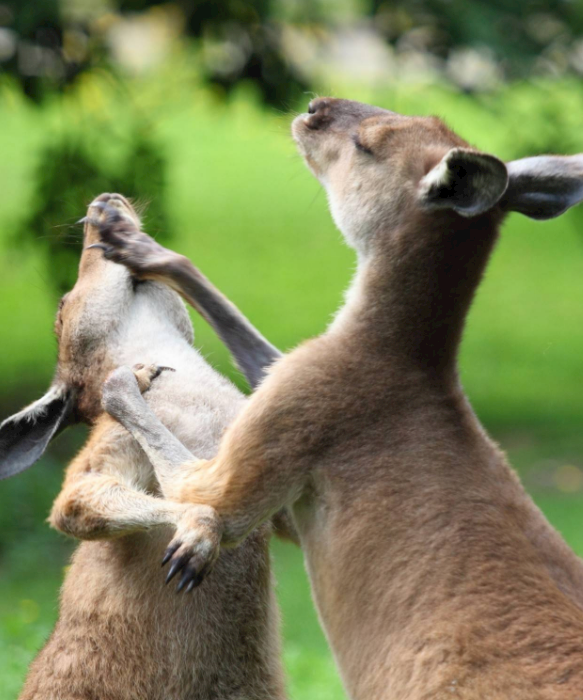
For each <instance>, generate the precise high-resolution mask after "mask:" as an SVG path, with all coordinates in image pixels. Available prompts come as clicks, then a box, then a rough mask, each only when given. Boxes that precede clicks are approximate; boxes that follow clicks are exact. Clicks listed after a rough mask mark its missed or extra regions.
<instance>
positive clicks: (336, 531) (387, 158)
mask: <svg viewBox="0 0 583 700" xmlns="http://www.w3.org/2000/svg"><path fill="white" fill-rule="evenodd" d="M293 135H294V138H295V140H296V141H297V143H298V146H299V149H300V151H301V153H302V155H303V156H304V157H305V159H306V161H307V163H308V165H309V167H310V168H311V170H312V171H313V172H314V174H315V175H316V176H317V177H318V179H319V180H320V181H321V182H322V184H323V185H324V187H325V188H326V191H327V194H328V198H329V202H330V208H331V211H332V214H333V217H334V220H335V221H336V224H337V225H338V227H339V228H340V230H341V231H342V232H343V234H344V235H345V237H346V239H347V241H348V242H349V243H350V244H351V245H352V246H354V248H355V249H356V251H357V254H358V270H357V273H356V277H355V280H354V283H353V285H352V287H351V289H350V291H349V293H348V294H347V299H346V304H345V306H344V308H343V309H342V310H341V312H340V313H339V314H338V316H337V317H336V319H335V321H334V322H333V324H332V325H331V327H330V328H329V330H328V331H327V332H326V333H325V334H324V335H323V336H321V337H319V338H317V339H315V340H311V341H309V342H307V343H305V344H303V345H302V346H300V347H299V348H298V349H297V350H295V351H294V352H292V353H291V354H290V355H288V356H287V357H285V358H283V359H282V360H280V361H278V362H277V363H276V364H275V365H274V367H273V368H272V370H271V371H270V373H269V374H268V376H267V378H266V379H265V380H264V382H263V383H262V384H261V386H260V387H259V389H258V391H257V392H256V393H255V394H254V395H253V397H252V398H251V400H250V402H249V403H248V404H247V406H246V407H245V409H244V410H243V411H242V412H241V413H240V414H239V416H238V417H237V419H236V420H235V422H234V423H233V425H232V426H231V427H230V428H229V430H228V431H227V433H226V434H225V436H224V438H223V440H222V442H221V446H220V448H219V452H218V455H217V457H215V458H213V459H210V460H208V461H205V460H201V459H198V458H200V457H201V455H198V454H196V453H195V455H196V457H197V459H194V458H193V457H192V456H191V455H189V453H188V452H187V451H186V450H185V449H184V448H182V447H181V446H180V445H177V444H176V442H175V440H174V438H173V437H172V436H171V435H170V434H169V433H168V432H167V431H165V430H163V428H162V427H161V426H160V425H159V424H158V421H157V420H156V418H155V416H153V414H152V413H151V412H150V411H149V409H148V407H147V406H146V405H145V404H144V402H143V400H142V399H141V396H140V394H139V391H138V390H137V387H136V383H135V379H134V377H133V374H132V373H131V372H129V371H128V370H123V369H122V370H118V371H117V374H118V380H119V381H118V391H119V387H120V386H123V387H124V392H122V393H120V394H119V395H118V396H117V401H113V400H112V398H113V397H110V399H109V400H108V408H109V410H111V411H112V413H114V414H115V415H116V417H117V418H118V419H120V420H121V421H122V422H123V423H124V424H125V425H126V426H127V427H128V429H129V430H131V431H132V433H133V434H134V436H135V437H136V438H137V439H138V440H140V442H141V444H142V445H144V447H145V449H146V450H147V451H148V454H149V455H150V458H151V460H152V462H153V464H154V466H155V469H156V472H157V474H158V476H159V478H160V480H161V483H162V484H163V485H164V489H165V490H166V489H167V492H168V493H169V494H172V498H175V499H176V500H178V501H180V502H183V503H200V504H204V505H207V506H212V507H213V508H215V509H216V510H217V512H218V513H219V515H220V518H221V522H222V543H223V544H224V545H229V546H232V545H234V544H236V543H238V542H241V541H242V540H244V538H245V537H246V536H248V534H249V533H250V532H252V531H253V530H254V528H255V527H256V526H257V525H258V524H259V523H261V522H262V521H264V520H265V519H266V518H268V517H269V516H270V515H271V514H273V513H275V512H276V511H277V510H278V509H279V508H281V507H282V506H283V505H289V506H291V508H292V511H293V517H294V521H295V525H296V528H297V530H298V533H299V537H300V540H301V544H302V547H303V549H304V552H305V557H306V562H307V568H308V572H309V575H310V578H311V583H312V589H313V594H314V598H315V601H316V604H317V607H318V610H319V613H320V618H321V620H322V623H323V626H324V628H325V631H326V634H327V636H328V639H329V641H330V644H331V646H332V649H333V651H334V654H335V656H336V659H337V662H338V665H339V667H340V671H341V674H342V677H343V679H344V682H345V684H346V687H347V689H348V692H349V694H350V696H351V697H352V698H355V699H358V700H378V699H379V698H387V699H390V700H422V699H423V700H436V699H441V698H451V697H457V698H464V699H466V700H470V699H471V700H486V699H489V700H502V699H504V700H543V699H544V700H576V699H579V698H583V565H582V563H581V561H580V560H579V559H578V558H577V557H576V556H575V555H574V554H573V553H572V552H571V551H570V550H569V548H568V547H567V546H566V545H565V543H564V542H563V540H562V539H561V537H560V536H559V535H558V534H557V533H556V532H555V531H554V530H553V528H552V527H551V526H550V525H549V524H548V522H547V521H546V520H545V518H544V516H543V515H542V514H541V513H540V511H539V510H538V509H537V508H536V506H535V505H534V504H533V502H532V500H531V499H530V498H529V497H528V495H527V494H526V493H525V492H524V490H523V488H522V486H521V485H520V483H519V481H518V479H517V477H516V475H515V474H514V473H513V472H512V471H511V469H510V468H509V467H508V465H507V463H506V460H505V458H504V456H503V455H502V454H501V453H500V452H499V450H498V449H497V447H496V446H495V445H494V444H493V443H492V442H491V441H490V440H489V439H488V437H487V436H486V434H485V433H484V430H483V429H482V427H481V426H480V424H479V422H478V421H477V419H476V417H475V415H474V414H473V412H472V410H471V408H470V406H469V404H468V401H467V399H466V398H465V396H464V393H463V390H462V388H461V386H460V383H459V380H458V373H457V368H456V358H457V350H458V346H459V342H460V337H461V334H462V329H463V324H464V320H465V317H466V314H467V311H468V308H469V306H470V303H471V300H472V297H473V294H474V291H475V289H476V287H477V285H478V284H479V281H480V279H481V276H482V273H483V270H484V268H485V266H486V263H487V261H488V258H489V255H490V252H491V250H492V248H493V246H494V243H495V241H496V238H497V236H498V229H499V226H500V224H501V222H502V220H503V218H504V216H505V214H506V212H508V211H510V210H515V211H520V212H522V213H523V214H526V215H528V216H531V217H533V218H541V219H543V218H550V217H553V216H557V215H559V214H560V213H562V212H563V211H564V210H565V209H567V208H568V207H569V206H572V205H573V204H576V203H577V202H578V201H580V200H581V198H583V156H574V157H557V156H541V157H537V158H529V159H525V160H520V161H515V162H512V163H508V164H504V163H503V162H502V161H500V160H499V159H498V158H495V157H494V156H491V155H487V154H484V153H481V152H479V151H477V150H475V149H472V148H470V147H468V145H467V144H466V142H464V141H463V140H462V139H461V138H459V137H458V136H456V135H455V134H454V133H452V132H451V131H450V130H449V129H448V128H447V127H445V126H444V125H443V124H442V123H441V122H440V121H439V120H438V119H435V118H420V117H405V116H401V115H398V114H395V113H393V112H390V111H386V110H383V109H378V108H375V107H370V106H367V105H362V104H359V103H356V102H351V101H348V100H335V99H328V98H324V99H317V100H315V101H313V102H312V103H311V104H310V108H309V112H308V113H307V114H303V115H300V116H299V117H297V119H296V120H295V121H294V123H293ZM103 243H104V245H105V246H106V250H105V255H106V256H107V257H108V258H110V259H113V260H118V261H121V262H123V263H124V264H126V265H128V266H129V267H130V269H132V271H133V272H134V273H136V274H138V275H139V276H142V277H144V278H149V277H153V278H156V279H158V280H162V281H166V282H167V283H168V284H170V285H172V286H173V287H174V288H180V287H181V285H186V286H188V285H187V284H186V277H187V275H186V272H185V270H187V267H188V266H187V265H186V264H185V263H184V260H183V259H182V258H180V257H177V256H175V255H174V256H173V255H172V254H171V253H169V252H168V251H164V250H163V249H161V248H160V247H159V246H157V244H156V243H155V242H153V241H151V240H149V239H147V238H146V237H145V236H143V235H136V236H133V237H132V236H124V237H120V236H118V235H115V232H109V231H104V237H103ZM122 380H123V381H122ZM177 467H179V468H180V469H179V474H180V476H179V478H176V473H175V468H177ZM177 544H179V541H178V540H177V541H175V546H176V545H177ZM205 544H206V543H205V541H204V538H203V539H201V542H200V547H201V548H203V547H204V545H205ZM197 573H198V572H197V565H194V566H192V575H193V576H196V575H197Z"/></svg>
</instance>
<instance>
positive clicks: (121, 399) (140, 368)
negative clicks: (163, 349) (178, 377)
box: [101, 364, 174, 420]
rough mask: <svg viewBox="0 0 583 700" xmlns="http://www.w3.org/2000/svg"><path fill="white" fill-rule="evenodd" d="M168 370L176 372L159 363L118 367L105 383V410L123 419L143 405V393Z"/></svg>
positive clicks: (102, 397)
mask: <svg viewBox="0 0 583 700" xmlns="http://www.w3.org/2000/svg"><path fill="white" fill-rule="evenodd" d="M166 370H168V371H171V372H174V369H173V368H172V367H164V366H163V365H157V364H150V365H144V364H139V365H135V366H134V367H133V368H130V367H127V366H126V365H122V366H121V367H117V368H116V369H114V370H113V372H111V374H110V375H109V376H108V377H107V379H106V380H105V382H104V384H103V390H102V394H101V403H102V405H103V408H104V410H105V411H107V413H109V415H110V416H113V418H116V419H117V420H122V418H123V416H124V415H125V414H126V413H128V411H131V410H132V409H135V407H136V406H139V405H141V402H142V401H143V399H142V397H141V394H143V393H144V392H145V391H147V390H148V389H149V388H150V387H151V386H152V382H153V381H154V380H155V379H156V377H159V376H160V374H162V372H164V371H166Z"/></svg>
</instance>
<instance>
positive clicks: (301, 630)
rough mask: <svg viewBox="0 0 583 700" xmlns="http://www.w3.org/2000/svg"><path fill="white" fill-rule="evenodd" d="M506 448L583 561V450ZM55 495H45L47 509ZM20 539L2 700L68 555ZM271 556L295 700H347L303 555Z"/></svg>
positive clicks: (7, 580) (42, 635)
mask: <svg viewBox="0 0 583 700" xmlns="http://www.w3.org/2000/svg"><path fill="white" fill-rule="evenodd" d="M502 443H503V445H504V446H508V447H509V448H510V449H509V454H510V457H511V459H512V462H513V463H514V464H518V465H520V467H521V472H522V474H523V477H524V480H525V482H526V484H527V487H528V488H529V490H531V491H532V492H533V493H534V497H535V501H536V502H537V504H538V505H539V507H541V509H542V510H543V512H544V513H545V514H546V516H547V517H548V518H549V520H550V521H551V523H552V524H553V525H554V526H555V527H556V528H557V529H558V530H559V531H560V532H561V533H562V534H563V536H564V537H565V539H566V540H567V542H568V543H569V544H570V545H571V547H573V549H574V550H575V552H577V553H578V554H579V555H583V528H581V513H582V512H583V492H582V490H581V489H582V483H581V482H582V480H583V461H581V460H580V459H579V460H578V461H577V459H575V460H574V462H575V463H573V460H572V459H571V458H572V457H573V456H576V455H577V454H578V455H581V454H582V452H581V449H580V448H581V444H580V443H579V442H578V441H577V440H575V441H574V442H569V441H564V442H563V443H562V444H561V449H560V450H557V449H556V447H554V446H555V445H556V443H555V441H554V440H550V441H546V440H544V439H540V440H538V441H537V440H535V439H534V438H533V437H532V434H530V435H527V436H525V434H521V433H517V434H507V435H505V436H503V438H502ZM549 455H552V456H553V458H552V459H551V458H550V457H549ZM46 466H47V470H48V471H49V473H50V472H54V473H52V474H51V478H50V479H49V483H50V488H51V489H53V490H54V491H55V493H56V489H57V488H58V481H57V479H56V476H57V475H58V471H57V465H54V464H53V465H51V464H48V465H46ZM565 470H566V471H565ZM565 475H567V476H569V478H567V479H565ZM573 477H574V478H573ZM31 478H32V477H31V476H30V475H26V476H25V477H23V479H31ZM8 483H15V484H16V483H17V482H16V481H14V482H8ZM51 495H52V494H50V493H49V494H47V496H48V497H47V502H50V498H51ZM14 538H15V539H18V540H19V541H20V544H19V545H15V544H14V543H12V545H10V546H9V547H8V548H7V549H6V550H5V552H4V555H3V557H2V560H1V565H0V700H12V699H13V698H15V697H16V696H17V693H18V691H19V689H20V687H21V685H22V683H23V680H24V676H25V673H26V669H27V666H28V664H29V662H30V661H31V659H32V658H33V657H34V655H35V653H36V651H37V650H38V649H39V648H40V647H41V646H42V644H43V642H44V640H45V639H46V638H47V636H48V635H49V633H50V631H51V629H52V627H53V625H54V622H55V620H56V616H57V598H58V589H59V586H60V583H61V580H62V576H63V572H64V567H65V565H66V562H67V557H68V553H69V549H68V548H64V547H63V544H62V539H61V538H60V537H59V536H58V535H56V534H54V533H49V532H48V531H47V530H38V531H35V533H34V534H30V533H29V534H23V535H22V539H20V536H18V535H17V533H15V535H14ZM272 550H273V555H274V564H275V573H276V579H277V591H278V598H279V603H280V607H281V612H282V632H283V638H284V661H285V665H286V668H287V673H288V687H289V692H290V697H292V698H302V697H309V698H311V700H341V699H342V698H344V697H345V695H344V693H343V691H342V687H341V683H340V680H339V677H338V674H337V671H336V668H335V665H334V662H333V660H332V657H331V654H330V652H329V650H328V647H327V644H326V641H325V639H324V636H323V634H322V632H321V630H320V627H319V624H318V621H317V617H316V614H315V612H314V608H313V605H312V602H311V597H310V590H309V585H308V581H307V576H306V573H305V570H304V566H303V561H302V555H301V552H300V550H298V549H297V548H296V547H295V546H293V545H291V544H287V543H282V542H278V541H274V542H273V545H272Z"/></svg>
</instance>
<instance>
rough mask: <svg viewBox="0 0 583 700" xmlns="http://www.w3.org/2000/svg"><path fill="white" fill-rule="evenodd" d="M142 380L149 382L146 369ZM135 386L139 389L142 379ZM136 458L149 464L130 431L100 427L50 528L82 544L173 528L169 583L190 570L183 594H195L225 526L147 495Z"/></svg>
mask: <svg viewBox="0 0 583 700" xmlns="http://www.w3.org/2000/svg"><path fill="white" fill-rule="evenodd" d="M137 374H138V375H139V376H140V380H142V381H145V378H144V376H143V374H144V372H143V371H142V370H141V369H140V370H138V371H137ZM134 383H135V384H136V386H137V383H136V379H134ZM138 392H139V389H138ZM112 428H113V429H112ZM123 442H125V443H126V444H125V445H124V444H122V443H123ZM132 447H133V449H132ZM134 457H135V459H137V460H141V461H143V459H144V458H143V455H142V454H141V452H140V451H139V449H138V447H137V446H136V445H135V443H134V442H133V440H132V439H131V438H130V437H129V436H128V435H127V433H125V431H122V430H120V428H119V426H117V424H116V423H114V422H112V421H111V420H110V419H109V418H108V419H107V420H106V421H102V422H101V424H98V425H97V427H96V428H95V430H94V432H93V434H92V436H91V438H90V440H89V442H88V443H87V445H86V447H85V448H84V449H83V451H82V452H81V453H80V454H79V456H78V457H77V458H76V459H75V460H74V461H73V462H72V464H71V465H70V466H69V468H68V469H67V476H66V478H65V483H64V484H63V488H62V490H61V493H60V494H59V496H58V497H57V499H56V501H55V503H54V505H53V508H52V511H51V514H50V517H49V522H50V524H51V525H52V526H53V527H54V528H55V529H57V530H59V531H60V532H63V533H64V534H66V535H70V536H72V537H76V538H78V539H82V540H100V539H101V540H103V539H114V538H117V537H122V536H124V535H129V534H131V533H135V532H140V531H146V530H150V529H153V528H156V527H160V526H165V525H166V526H168V525H169V526H172V527H174V528H175V529H176V533H175V536H174V539H173V543H174V545H178V546H174V548H173V550H172V555H174V556H175V561H174V564H175V566H174V568H173V569H171V571H170V576H169V578H168V580H170V578H172V577H173V576H174V575H175V574H176V573H177V571H178V570H179V569H181V568H185V572H184V573H186V572H189V575H188V577H187V578H186V579H185V581H184V582H183V583H182V585H181V588H182V587H185V586H186V585H188V587H189V588H188V589H189V590H192V588H194V587H195V586H196V585H198V584H199V583H200V582H201V581H202V578H203V576H204V572H206V571H207V570H209V569H210V567H211V566H212V565H213V564H214V561H215V558H216V556H217V555H218V551H219V544H220V540H221V535H222V527H221V523H220V520H219V519H218V517H217V514H216V513H215V511H214V510H213V509H212V508H209V507H207V506H204V505H202V506H198V505H188V504H184V503H178V502H176V501H171V500H166V499H163V498H158V497H156V496H153V495H151V494H149V493H146V492H145V491H144V490H143V489H142V488H140V485H139V484H137V483H135V481H133V479H132V477H133V476H135V474H136V473H139V469H137V468H136V469H133V468H128V467H132V466H133V465H131V464H128V462H131V460H132V459H133V458H134Z"/></svg>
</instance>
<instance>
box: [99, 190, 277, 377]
mask: <svg viewBox="0 0 583 700" xmlns="http://www.w3.org/2000/svg"><path fill="white" fill-rule="evenodd" d="M94 206H96V207H98V208H101V209H103V210H104V211H105V212H106V213H107V214H108V216H107V217H106V221H105V222H103V223H100V222H98V221H95V222H92V223H94V224H95V226H96V227H97V228H98V229H99V232H100V236H101V243H95V244H93V246H91V247H93V248H101V249H102V250H103V253H104V256H105V257H106V258H107V259H108V260H113V261H115V262H118V263H121V264H122V265H125V266H126V267H127V268H128V269H129V270H130V271H131V273H132V275H134V276H135V277H137V278H138V279H150V280H157V281H159V282H163V283H164V284H167V285H168V286H169V287H171V288H172V289H174V290H175V291H176V292H178V293H179V294H180V295H181V296H182V297H183V298H184V299H185V300H186V301H187V302H188V303H189V304H190V305H191V306H193V307H194V308H195V309H196V310H197V311H198V312H199V313H200V315H201V316H203V318H205V319H206V320H207V321H208V323H210V325H211V326H212V327H213V328H214V330H215V331H216V333H217V335H218V336H219V337H220V338H221V340H222V341H223V342H224V343H225V345H226V346H227V348H228V349H229V352H230V353H231V354H232V356H233V358H234V359H235V362H236V364H237V366H238V367H239V369H240V370H241V371H242V372H243V374H244V375H245V377H246V378H247V381H248V382H249V384H250V386H251V387H252V388H253V389H254V388H256V387H257V385H258V384H259V383H260V382H261V380H262V379H263V377H264V376H265V372H266V371H267V369H268V368H269V366H270V365H272V364H273V362H275V360H277V359H278V358H279V357H281V353H280V352H279V350H277V348H275V347H274V346H273V345H271V343H269V342H268V341H267V340H266V339H265V338H264V337H263V336H262V335H261V333H260V332H259V331H258V330H257V329H256V328H255V327H254V326H253V325H252V324H251V323H250V322H249V321H248V320H247V318H245V316H244V315H243V314H242V313H241V312H240V311H239V309H237V307H236V306H235V305H234V304H232V303H231V302H230V301H229V300H228V299H227V298H226V297H225V296H224V295H223V294H221V292H220V291H219V290H218V289H217V288H216V287H215V286H213V285H212V284H211V282H209V280H208V279H207V278H206V277H205V276H204V275H203V274H202V273H201V272H200V271H199V270H198V269H197V268H196V267H195V266H194V265H193V264H192V263H191V262H190V260H188V258H185V257H184V256H183V255H179V254H177V253H174V252H173V251H171V250H168V249H167V248H163V247H162V246H161V245H159V244H158V243H156V241H155V240H153V239H152V238H151V237H150V236H148V235H147V234H146V233H144V232H143V231H140V229H139V228H138V226H137V224H136V223H135V222H132V221H130V220H129V219H128V218H127V217H123V216H120V215H119V212H117V211H116V210H115V209H113V208H112V207H108V205H107V204H104V203H103V202H94Z"/></svg>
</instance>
